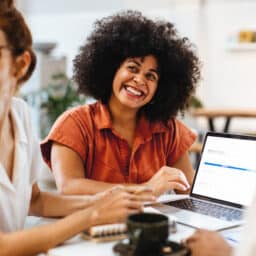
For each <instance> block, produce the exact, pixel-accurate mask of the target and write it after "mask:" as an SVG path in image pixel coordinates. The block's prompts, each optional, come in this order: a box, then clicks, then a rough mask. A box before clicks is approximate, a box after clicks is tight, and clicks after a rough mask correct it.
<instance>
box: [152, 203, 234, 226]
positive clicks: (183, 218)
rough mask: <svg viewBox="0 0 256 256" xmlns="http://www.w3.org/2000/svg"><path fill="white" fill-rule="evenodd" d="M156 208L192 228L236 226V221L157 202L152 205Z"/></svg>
mask: <svg viewBox="0 0 256 256" xmlns="http://www.w3.org/2000/svg"><path fill="white" fill-rule="evenodd" d="M154 208H156V209H157V210H159V211H160V212H162V213H163V214H166V215H172V216H175V217H176V218H177V222H178V223H181V224H183V225H187V226H190V227H194V228H203V229H209V230H220V229H225V228H229V227H232V226H236V225H237V223H232V222H229V221H226V220H222V219H217V218H214V217H211V216H207V215H203V214H199V213H196V212H191V211H187V210H182V209H179V208H176V207H173V206H169V205H164V204H159V205H156V206H154Z"/></svg>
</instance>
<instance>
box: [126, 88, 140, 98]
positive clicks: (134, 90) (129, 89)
mask: <svg viewBox="0 0 256 256" xmlns="http://www.w3.org/2000/svg"><path fill="white" fill-rule="evenodd" d="M126 90H127V91H128V92H130V93H132V94H134V95H136V96H141V95H142V92H140V91H137V90H136V89H134V88H132V87H128V86H127V87H126Z"/></svg>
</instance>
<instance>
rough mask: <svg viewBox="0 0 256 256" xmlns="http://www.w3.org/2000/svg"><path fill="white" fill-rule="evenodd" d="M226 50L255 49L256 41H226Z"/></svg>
mask: <svg viewBox="0 0 256 256" xmlns="http://www.w3.org/2000/svg"><path fill="white" fill-rule="evenodd" d="M226 48H227V50H228V51H256V43H238V42H233V43H227V47H226Z"/></svg>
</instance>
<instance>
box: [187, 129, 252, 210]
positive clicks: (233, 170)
mask: <svg viewBox="0 0 256 256" xmlns="http://www.w3.org/2000/svg"><path fill="white" fill-rule="evenodd" d="M255 189H256V137H251V136H242V135H231V134H218V133H208V134H207V136H206V139H205V142H204V147H203V151H202V155H201V160H200V163H199V166H198V169H197V174H196V177H195V180H194V184H193V189H192V194H193V195H194V194H196V195H200V196H205V197H209V198H214V199H218V200H222V201H228V202H230V203H235V204H239V205H243V206H248V205H249V204H250V203H251V200H252V198H253V194H254V190H255Z"/></svg>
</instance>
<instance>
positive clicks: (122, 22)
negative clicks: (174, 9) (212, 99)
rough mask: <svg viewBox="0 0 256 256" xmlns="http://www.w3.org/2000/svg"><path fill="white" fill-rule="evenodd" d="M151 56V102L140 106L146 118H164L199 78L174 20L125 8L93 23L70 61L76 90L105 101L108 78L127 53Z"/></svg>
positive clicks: (182, 104) (182, 106) (176, 108)
mask: <svg viewBox="0 0 256 256" xmlns="http://www.w3.org/2000/svg"><path fill="white" fill-rule="evenodd" d="M147 55H153V56H155V57H156V59H157V61H158V68H159V71H160V79H159V82H158V87H157V91H156V93H155V95H154V97H153V99H152V101H151V103H150V104H147V105H145V106H144V107H142V108H141V110H140V111H141V112H142V113H143V114H145V116H146V118H147V119H148V120H149V121H164V122H166V121H168V120H169V119H170V118H171V117H174V116H176V115H177V113H178V111H181V112H182V111H183V110H184V109H185V108H186V107H187V104H188V100H189V98H190V96H191V95H192V94H193V92H194V91H195V87H196V84H197V82H198V80H199V79H200V69H199V66H200V63H199V60H198V58H197V56H196V55H195V53H194V51H193V49H192V45H191V44H190V42H189V41H188V39H187V38H180V37H179V36H178V35H177V31H176V29H175V28H174V26H173V24H171V23H169V22H165V21H153V20H151V19H148V18H146V17H144V16H143V15H142V14H141V13H140V12H137V11H131V10H128V11H124V12H119V13H117V14H115V15H112V16H109V17H106V18H103V19H101V20H99V21H96V23H95V24H94V31H93V32H92V33H91V35H90V36H89V37H88V38H87V41H86V43H85V45H84V46H82V47H81V48H80V51H79V54H78V55H77V56H76V57H75V59H74V77H73V78H74V81H75V82H76V83H77V84H78V87H79V90H80V92H81V93H84V94H86V95H89V96H92V97H94V98H95V99H97V100H101V101H102V103H104V104H107V103H108V101H109V99H110V96H111V94H112V82H113V78H114V75H115V73H116V71H117V70H118V68H119V67H120V65H121V64H122V63H123V61H124V60H125V59H127V58H128V57H144V56H147Z"/></svg>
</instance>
